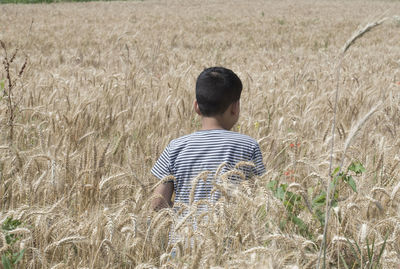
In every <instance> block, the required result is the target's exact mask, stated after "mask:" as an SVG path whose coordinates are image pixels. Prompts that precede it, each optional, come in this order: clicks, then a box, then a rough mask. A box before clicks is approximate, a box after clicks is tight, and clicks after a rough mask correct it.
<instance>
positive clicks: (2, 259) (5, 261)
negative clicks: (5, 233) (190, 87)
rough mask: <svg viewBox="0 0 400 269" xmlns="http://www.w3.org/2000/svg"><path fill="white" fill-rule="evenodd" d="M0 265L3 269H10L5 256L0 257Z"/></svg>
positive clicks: (8, 261) (10, 266)
mask: <svg viewBox="0 0 400 269" xmlns="http://www.w3.org/2000/svg"><path fill="white" fill-rule="evenodd" d="M1 263H2V264H3V267H4V269H12V265H11V263H10V259H8V257H7V256H6V255H1Z"/></svg>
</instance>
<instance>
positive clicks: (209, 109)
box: [196, 67, 243, 117]
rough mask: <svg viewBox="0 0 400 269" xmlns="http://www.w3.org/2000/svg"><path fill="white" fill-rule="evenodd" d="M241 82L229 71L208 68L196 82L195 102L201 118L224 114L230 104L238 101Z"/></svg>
mask: <svg viewBox="0 0 400 269" xmlns="http://www.w3.org/2000/svg"><path fill="white" fill-rule="evenodd" d="M242 88H243V85H242V81H241V80H240V78H239V77H238V76H237V75H236V74H235V73H234V72H233V71H232V70H230V69H227V68H224V67H210V68H207V69H204V71H203V72H201V73H200V75H199V77H198V78H197V81H196V100H197V103H198V105H199V109H200V112H201V114H202V115H203V116H206V117H211V116H216V115H220V114H222V113H224V112H225V111H226V109H227V108H228V107H229V105H230V104H232V103H234V102H236V101H238V100H239V99H240V94H241V93H242Z"/></svg>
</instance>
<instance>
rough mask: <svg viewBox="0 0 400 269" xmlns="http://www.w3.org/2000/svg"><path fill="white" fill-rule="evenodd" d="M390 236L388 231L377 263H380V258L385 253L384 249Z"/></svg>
mask: <svg viewBox="0 0 400 269" xmlns="http://www.w3.org/2000/svg"><path fill="white" fill-rule="evenodd" d="M388 237H389V233H386V236H385V240H384V241H383V245H382V247H381V250H380V251H379V255H378V259H377V261H376V263H377V264H379V261H380V259H381V257H382V254H383V251H384V250H385V247H386V241H387V239H388Z"/></svg>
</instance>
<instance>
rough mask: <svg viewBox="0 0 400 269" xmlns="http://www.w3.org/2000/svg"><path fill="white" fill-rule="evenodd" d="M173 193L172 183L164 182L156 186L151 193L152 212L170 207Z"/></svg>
mask: <svg viewBox="0 0 400 269" xmlns="http://www.w3.org/2000/svg"><path fill="white" fill-rule="evenodd" d="M173 192H174V183H173V182H165V183H161V184H160V185H158V186H157V187H156V188H155V189H154V192H153V196H155V198H154V199H153V201H152V202H151V207H152V209H153V210H155V211H158V210H160V209H162V208H166V207H171V206H172V202H171V198H172V193H173Z"/></svg>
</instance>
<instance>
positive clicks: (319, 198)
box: [312, 192, 326, 207]
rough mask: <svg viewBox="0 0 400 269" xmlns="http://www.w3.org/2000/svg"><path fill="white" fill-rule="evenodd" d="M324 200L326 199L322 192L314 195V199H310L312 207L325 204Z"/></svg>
mask: <svg viewBox="0 0 400 269" xmlns="http://www.w3.org/2000/svg"><path fill="white" fill-rule="evenodd" d="M325 201H326V193H325V192H322V193H321V194H320V195H318V196H317V197H315V198H314V200H312V206H313V207H317V206H323V205H325Z"/></svg>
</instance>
